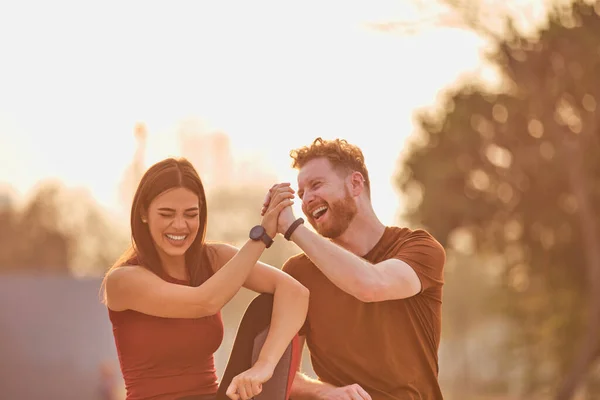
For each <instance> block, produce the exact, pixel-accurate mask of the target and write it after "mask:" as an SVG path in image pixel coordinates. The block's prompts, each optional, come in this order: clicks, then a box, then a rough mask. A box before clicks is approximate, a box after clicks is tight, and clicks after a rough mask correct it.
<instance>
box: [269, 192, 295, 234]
mask: <svg viewBox="0 0 600 400" xmlns="http://www.w3.org/2000/svg"><path fill="white" fill-rule="evenodd" d="M276 186H277V193H276V194H275V195H274V196H273V197H270V198H269V204H268V206H267V209H266V211H265V212H264V214H263V219H262V222H261V225H262V226H263V227H264V228H265V231H266V232H267V235H269V237H271V238H274V237H275V235H277V220H278V218H279V213H281V211H282V210H284V209H285V208H286V207H289V206H291V205H292V204H294V201H293V200H292V199H293V198H294V189H292V188H291V186H290V184H289V183H281V184H279V185H276Z"/></svg>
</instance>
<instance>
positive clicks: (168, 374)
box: [104, 158, 308, 400]
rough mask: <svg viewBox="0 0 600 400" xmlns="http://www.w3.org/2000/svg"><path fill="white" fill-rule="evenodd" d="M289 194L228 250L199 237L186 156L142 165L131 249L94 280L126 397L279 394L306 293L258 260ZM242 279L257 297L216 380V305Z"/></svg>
mask: <svg viewBox="0 0 600 400" xmlns="http://www.w3.org/2000/svg"><path fill="white" fill-rule="evenodd" d="M292 198H293V193H292V192H291V191H290V193H287V194H285V195H284V196H281V197H280V198H278V200H277V201H276V202H274V204H272V205H270V207H269V210H268V211H267V213H266V214H265V215H264V217H263V219H262V223H261V225H257V226H255V227H253V228H252V229H250V232H251V233H250V235H249V236H250V238H249V239H248V241H247V242H246V244H245V245H244V246H242V248H241V249H239V250H238V249H236V248H235V247H233V246H229V245H226V244H223V243H206V242H205V234H206V225H207V204H206V196H205V194H204V187H203V185H202V181H201V180H200V177H199V176H198V174H197V172H196V170H195V169H194V168H193V166H192V165H191V164H190V163H189V162H188V161H187V160H185V159H173V158H168V159H166V160H163V161H161V162H158V163H156V164H155V165H153V166H152V167H150V168H149V169H148V171H146V173H145V174H144V176H143V177H142V179H141V181H140V183H139V186H138V189H137V191H136V194H135V196H134V199H133V205H132V210H131V230H132V237H133V242H132V245H131V248H130V249H129V250H128V251H127V252H125V253H124V254H123V256H122V257H121V258H120V259H119V260H118V261H117V262H116V263H115V265H114V266H113V267H112V268H111V269H110V270H109V271H108V273H107V274H106V278H105V280H104V288H105V296H104V300H105V303H106V305H107V307H108V313H109V317H110V320H111V323H112V325H113V334H114V338H115V344H116V347H117V352H118V354H119V360H120V363H121V370H122V373H123V378H124V380H125V386H126V389H127V399H128V400H133V399H142V398H155V399H184V398H185V399H190V400H191V399H214V398H217V399H223V398H227V397H229V398H232V399H243V400H245V399H249V398H252V397H254V396H257V395H259V394H260V393H263V392H264V391H265V390H266V391H268V392H269V393H274V392H276V393H278V395H276V396H274V397H273V396H272V395H271V394H270V395H269V398H273V399H281V400H284V399H287V395H288V387H289V385H288V380H289V377H291V376H293V373H294V372H295V371H296V369H297V365H298V357H297V356H298V353H299V351H300V348H299V342H298V339H297V335H296V334H297V332H298V330H299V329H300V327H301V326H302V324H303V322H304V320H305V317H306V312H307V308H308V291H307V289H306V288H304V287H303V286H302V285H300V284H299V283H298V282H297V281H295V280H294V279H293V278H291V277H290V276H288V275H287V274H284V273H283V272H281V271H280V270H278V269H277V268H274V267H271V266H269V265H266V264H263V263H261V262H259V261H258V259H259V257H260V256H261V254H262V252H263V251H264V250H265V248H268V247H269V246H270V243H272V239H273V238H274V236H275V234H276V232H277V219H278V216H279V213H280V211H281V210H283V209H284V208H286V207H290V206H291V205H292V200H291V199H292ZM242 286H244V287H246V288H249V289H251V290H253V291H255V292H258V293H261V295H260V296H259V297H257V299H255V300H254V301H253V302H252V303H251V305H250V306H249V308H248V310H247V312H246V315H245V316H244V319H243V321H242V323H241V324H240V327H239V330H238V336H237V338H236V341H235V343H234V348H233V352H232V355H231V357H230V360H229V364H228V366H227V368H226V371H225V375H224V378H223V381H222V382H221V384H220V385H219V383H218V382H217V376H216V371H215V365H214V353H215V351H216V350H217V349H218V348H219V346H220V344H221V342H222V340H223V321H222V318H221V308H222V307H223V306H224V305H225V304H226V303H227V302H229V300H231V298H232V297H233V296H234V295H235V294H236V293H237V292H238V290H239V289H240V288H241V287H242ZM276 367H277V368H276ZM263 384H265V386H264V387H263Z"/></svg>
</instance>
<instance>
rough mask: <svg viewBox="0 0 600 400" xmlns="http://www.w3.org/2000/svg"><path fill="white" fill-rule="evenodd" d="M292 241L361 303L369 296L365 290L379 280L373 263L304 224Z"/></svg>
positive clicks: (340, 286) (335, 282)
mask: <svg viewBox="0 0 600 400" xmlns="http://www.w3.org/2000/svg"><path fill="white" fill-rule="evenodd" d="M291 239H292V241H294V243H296V244H297V245H298V247H300V248H301V249H302V251H304V253H305V254H306V255H307V256H308V257H309V258H310V260H311V261H312V262H313V263H314V264H315V265H316V266H317V268H319V269H320V270H321V272H323V274H324V275H325V276H326V277H327V278H328V279H329V280H330V281H331V282H333V284H335V285H336V286H337V287H339V288H340V289H342V290H343V291H344V292H346V293H348V294H350V295H352V296H354V297H356V298H358V299H359V300H362V299H363V298H364V297H365V296H364V295H365V293H364V292H365V288H368V287H371V286H373V285H372V283H374V282H376V280H377V271H376V270H375V269H374V268H373V265H372V264H371V263H369V262H368V261H366V260H364V259H363V258H361V257H358V256H357V255H355V254H353V253H351V252H350V251H348V250H346V249H344V248H343V247H341V246H338V245H337V244H335V243H333V242H331V241H330V240H327V239H325V238H324V237H322V236H321V235H319V234H317V233H315V232H312V231H311V230H310V229H308V228H307V227H305V226H304V225H300V226H299V227H298V228H297V229H296V230H295V231H294V233H293V234H292V236H291Z"/></svg>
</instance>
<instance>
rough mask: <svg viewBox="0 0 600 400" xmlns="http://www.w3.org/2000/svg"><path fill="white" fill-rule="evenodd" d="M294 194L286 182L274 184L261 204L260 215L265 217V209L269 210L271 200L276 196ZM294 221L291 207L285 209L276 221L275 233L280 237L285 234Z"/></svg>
mask: <svg viewBox="0 0 600 400" xmlns="http://www.w3.org/2000/svg"><path fill="white" fill-rule="evenodd" d="M289 192H291V193H295V192H294V189H292V188H291V185H290V184H289V183H287V182H285V183H278V184H275V185H273V186H272V187H271V189H269V191H268V192H267V194H266V196H265V201H264V202H263V207H262V210H261V212H260V215H265V213H266V211H267V209H268V208H269V204H270V203H271V199H272V198H274V197H275V196H277V195H281V194H282V193H289ZM295 220H296V217H295V216H294V211H293V210H292V207H291V206H289V207H285V208H284V209H283V210H282V211H281V212H280V213H279V218H278V220H277V232H279V233H281V234H282V235H283V234H285V232H286V231H287V229H288V228H289V227H290V225H291V224H292V223H293V222H294V221H295Z"/></svg>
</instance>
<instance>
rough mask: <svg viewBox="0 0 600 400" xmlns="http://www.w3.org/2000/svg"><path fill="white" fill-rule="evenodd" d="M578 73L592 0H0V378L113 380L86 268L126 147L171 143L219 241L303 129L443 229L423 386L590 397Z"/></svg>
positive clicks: (595, 336) (292, 176)
mask: <svg viewBox="0 0 600 400" xmlns="http://www.w3.org/2000/svg"><path fill="white" fill-rule="evenodd" d="M598 76H600V3H598V2H594V1H577V2H575V3H573V2H572V1H566V0H565V1H558V0H557V1H554V0H529V1H528V0H519V1H516V0H514V1H502V0H497V1H496V0H486V1H483V0H404V1H402V0H370V1H368V2H362V1H360V2H359V1H315V0H305V1H302V2H293V3H292V2H275V1H266V0H257V1H253V2H228V1H221V2H211V3H204V2H192V1H178V2H169V3H168V4H167V3H166V2H160V3H159V2H149V1H127V2H115V1H103V2H97V3H91V2H87V3H84V2H74V1H71V2H69V1H64V0H57V1H53V2H29V1H20V2H8V1H4V2H1V3H0V398H2V399H11V400H12V399H40V398H44V399H108V397H102V396H103V395H102V392H103V390H104V391H105V390H114V391H115V392H117V393H118V396H120V397H117V398H123V392H122V382H121V378H120V372H119V370H118V363H117V359H116V352H115V349H114V342H113V338H112V333H111V327H110V323H109V320H108V317H107V313H106V309H105V308H104V307H103V306H102V305H101V304H100V302H99V285H100V281H101V279H102V276H103V274H104V272H105V271H106V270H107V268H108V267H109V266H110V265H111V264H112V263H113V262H114V261H115V260H116V258H117V257H118V256H119V255H120V254H121V252H122V251H123V250H124V249H125V248H126V246H127V244H128V241H129V226H128V224H129V207H130V204H131V199H132V196H133V193H134V191H135V188H136V185H137V183H138V181H139V179H140V177H141V175H142V174H143V172H144V170H145V169H146V168H147V167H149V166H150V165H151V164H153V163H154V162H156V161H158V160H160V159H162V158H164V157H167V156H185V157H188V158H189V159H190V161H192V163H193V164H194V165H195V166H196V168H197V169H198V171H199V172H200V175H201V177H202V179H203V180H204V183H205V185H206V187H207V190H208V197H209V199H208V202H209V203H208V208H209V226H208V237H209V239H211V240H222V241H227V242H230V243H233V244H241V243H243V241H245V239H246V237H247V233H248V229H249V227H251V226H252V225H253V224H254V223H256V222H257V221H259V215H258V214H259V209H260V205H261V202H262V199H263V196H264V193H265V191H266V190H267V189H268V188H269V187H270V186H271V185H272V184H273V183H275V182H277V181H289V182H293V183H295V181H296V172H295V171H293V170H292V169H291V167H290V161H291V159H290V158H289V151H290V150H291V149H293V148H296V147H299V146H302V145H306V144H309V143H310V142H311V141H312V140H313V139H314V138H315V137H317V136H322V137H324V138H336V137H341V138H345V139H347V140H348V141H350V142H352V143H354V144H357V145H359V146H360V147H361V148H362V149H363V151H364V153H365V157H366V162H367V166H368V168H369V170H370V174H371V176H372V178H371V179H372V192H373V203H374V207H375V210H376V212H377V214H378V215H379V216H380V218H381V219H382V221H383V222H384V223H386V224H388V225H391V224H398V225H402V226H409V227H411V228H418V227H425V228H426V229H428V230H429V231H430V232H431V233H432V234H433V235H434V236H435V237H436V238H437V239H438V240H439V241H440V242H442V243H443V244H444V246H445V247H446V249H447V254H448V261H447V265H446V271H445V279H446V285H445V291H444V306H443V307H444V308H443V334H442V343H441V348H440V354H439V355H440V382H441V384H442V387H443V392H444V395H445V398H446V399H449V400H475V399H482V400H492V399H493V400H500V399H502V400H509V399H510V400H513V399H561V400H562V399H580V400H583V399H599V398H600V363H598V362H597V361H598V358H599V356H600V131H599V130H600V111H599V110H598V109H597V107H598V104H597V101H598V99H600V82H598ZM297 206H299V204H296V205H295V207H297ZM297 214H300V210H299V209H298V210H297ZM296 252H298V249H297V248H296V247H295V246H294V245H293V244H289V243H284V242H283V241H278V242H276V244H275V245H274V247H273V248H272V250H270V251H268V252H266V253H265V254H264V257H263V260H264V261H266V262H269V263H272V264H273V265H275V266H277V267H280V266H281V265H282V264H283V262H284V261H285V260H286V259H287V258H288V257H289V256H291V255H293V254H295V253H296ZM253 296H254V294H253V293H250V292H248V291H246V290H242V291H241V292H240V293H239V294H238V295H237V296H236V298H235V299H234V300H233V301H232V302H231V303H230V304H228V305H227V307H226V308H225V310H224V311H223V315H224V319H225V323H226V337H225V341H224V343H223V345H222V346H221V348H220V350H219V352H218V354H217V360H216V362H217V368H218V371H219V374H221V373H222V371H223V368H224V366H225V364H226V362H227V357H228V354H229V350H230V347H231V344H232V340H233V337H234V335H235V331H236V329H237V324H238V322H239V321H240V319H241V315H242V313H243V312H244V310H245V307H246V306H247V304H248V302H249V301H250V300H251V299H252V298H253ZM304 367H305V370H306V371H307V372H309V373H312V372H311V367H310V362H309V360H308V357H305V358H304Z"/></svg>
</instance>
